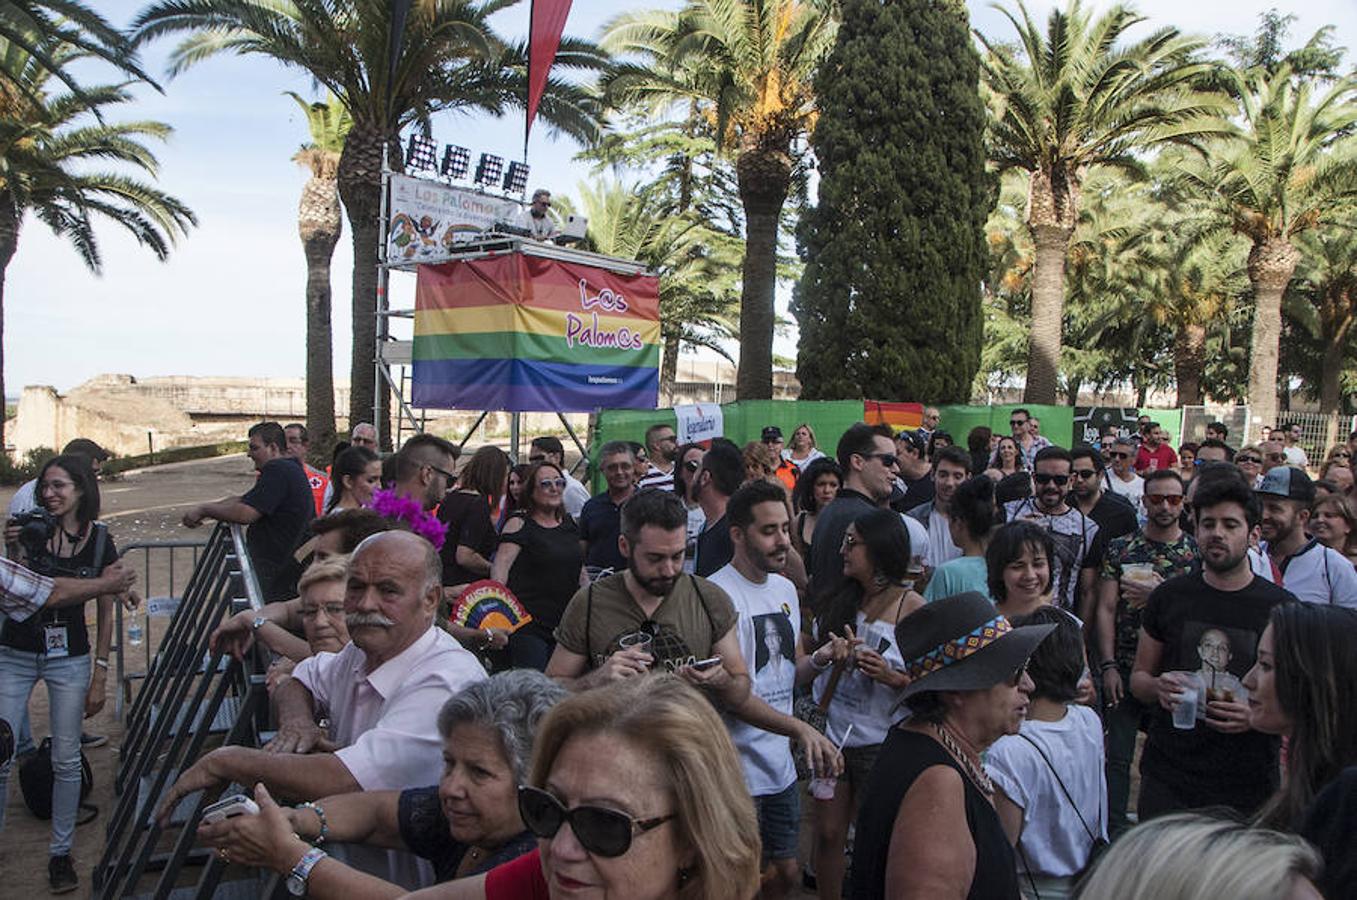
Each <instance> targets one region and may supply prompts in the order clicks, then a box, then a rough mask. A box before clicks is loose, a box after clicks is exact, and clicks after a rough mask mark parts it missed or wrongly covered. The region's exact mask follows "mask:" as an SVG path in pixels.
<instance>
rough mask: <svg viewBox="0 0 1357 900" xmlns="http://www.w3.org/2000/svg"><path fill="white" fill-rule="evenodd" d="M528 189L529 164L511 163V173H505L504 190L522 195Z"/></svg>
mask: <svg viewBox="0 0 1357 900" xmlns="http://www.w3.org/2000/svg"><path fill="white" fill-rule="evenodd" d="M527 189H528V164H527V163H521V162H517V161H515V162H511V163H509V171H508V172H505V173H504V190H505V191H507V192H508V193H511V194H521V193H523V192H524V191H526V190H527Z"/></svg>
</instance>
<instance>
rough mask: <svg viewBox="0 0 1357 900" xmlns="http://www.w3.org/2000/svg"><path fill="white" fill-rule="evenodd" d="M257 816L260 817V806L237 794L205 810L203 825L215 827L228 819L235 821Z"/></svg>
mask: <svg viewBox="0 0 1357 900" xmlns="http://www.w3.org/2000/svg"><path fill="white" fill-rule="evenodd" d="M257 815H259V804H257V803H255V802H254V801H253V800H251V799H250V798H249V797H246V796H245V795H244V794H236V795H235V796H232V797H227V798H226V799H225V800H218V801H217V802H216V803H213V804H211V805H210V806H208V807H207V809H205V810H203V818H202V823H203V824H204V825H215V824H217V823H218V822H224V821H226V820H227V819H234V818H235V817H236V816H257Z"/></svg>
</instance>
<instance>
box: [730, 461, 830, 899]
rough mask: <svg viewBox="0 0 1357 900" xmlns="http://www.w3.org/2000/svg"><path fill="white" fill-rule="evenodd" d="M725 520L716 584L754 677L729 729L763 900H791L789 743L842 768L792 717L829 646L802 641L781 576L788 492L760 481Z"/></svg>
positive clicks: (794, 818) (797, 612) (821, 765)
mask: <svg viewBox="0 0 1357 900" xmlns="http://www.w3.org/2000/svg"><path fill="white" fill-rule="evenodd" d="M726 516H727V519H728V521H729V522H730V536H731V540H732V541H733V542H734V545H735V556H734V558H733V559H732V560H731V562H730V564H729V565H728V566H726V567H725V568H723V569H721V571H719V572H717V573H716V574H715V575H713V576H712V579H711V580H712V584H715V585H719V586H720V587H721V588H723V589H724V590H725V592H726V593H727V594H728V595H730V599H731V601H732V602H733V603H734V606H735V612H736V615H737V616H738V617H739V620H738V622H737V624H736V626H735V627H736V633H737V635H738V638H739V642H740V651H741V652H742V653H743V655H744V662H745V666H746V667H747V668H748V669H749V670H750V671H751V672H752V673H753V674H752V675H751V676H750V680H751V687H750V692H749V698H748V699H747V700H746V701H745V702H744V703H743V704H742V705H741V706H740V707H739V708H737V709H732V710H730V715H727V717H726V723H727V726H728V727H729V729H730V737H731V740H732V741H733V742H734V744H735V749H736V750H738V751H739V753H740V762H741V763H742V764H743V766H744V775H745V783H746V784H747V785H748V787H749V793H750V795H751V796H752V797H753V798H754V806H755V807H756V808H757V809H758V813H759V837H760V839H761V841H762V843H763V858H764V861H765V863H766V864H767V865H768V868H767V869H766V870H765V872H764V878H763V886H762V890H761V891H760V893H759V896H760V897H761V898H764V900H771V898H782V897H787V896H790V895H791V892H792V889H793V888H794V887H795V886H796V885H797V883H798V882H799V880H800V879H799V877H798V872H797V865H796V854H797V849H798V836H799V832H800V824H801V804H800V795H799V792H798V790H797V784H796V764H795V761H794V760H793V759H792V746H791V742H790V740H789V738H795V739H796V740H797V741H799V742H800V743H801V746H802V747H803V748H805V750H806V752H807V753H808V754H809V759H810V762H811V765H812V768H814V769H815V770H816V771H817V772H819V773H820V774H823V775H826V776H828V775H833V774H837V773H838V771H839V769H840V768H841V763H840V760H839V752H838V750H837V749H836V748H835V746H834V744H833V742H832V741H830V740H829V739H828V738H826V737H825V736H824V735H823V734H821V733H820V732H818V731H816V730H815V729H814V728H812V727H811V726H810V725H809V724H807V723H805V722H803V721H801V720H800V719H797V718H795V717H794V716H793V715H792V694H793V692H794V691H795V689H796V687H797V685H804V684H808V683H809V682H810V681H811V680H812V679H813V678H814V677H815V675H816V674H817V673H818V672H819V671H820V670H822V669H823V668H825V667H826V666H828V664H829V662H830V658H831V653H832V649H833V648H832V647H829V646H826V647H823V648H821V649H820V651H819V657H818V658H813V657H812V655H811V654H808V653H806V652H805V649H804V645H803V642H802V641H801V640H800V639H799V634H798V632H799V631H800V629H801V608H800V604H799V602H798V600H797V596H796V587H795V586H794V585H793V584H792V583H791V582H790V581H788V580H787V579H786V578H784V577H782V571H783V569H785V568H786V566H787V555H788V553H789V552H790V550H791V545H792V542H791V534H790V525H791V520H790V518H789V517H788V515H787V495H786V493H785V492H784V491H783V490H782V488H780V487H779V486H778V485H775V484H772V483H771V482H768V481H764V480H761V479H760V480H755V481H751V482H749V483H748V484H746V485H745V486H744V487H742V488H740V489H739V490H738V491H736V492H735V496H733V497H731V498H730V504H729V506H728V507H727V510H726ZM836 640H837V642H838V643H840V644H843V645H846V644H847V642H846V641H843V640H842V639H836Z"/></svg>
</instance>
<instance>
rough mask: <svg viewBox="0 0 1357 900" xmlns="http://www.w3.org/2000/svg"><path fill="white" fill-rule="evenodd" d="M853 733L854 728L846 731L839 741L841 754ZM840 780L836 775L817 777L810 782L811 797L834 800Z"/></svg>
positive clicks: (850, 726)
mask: <svg viewBox="0 0 1357 900" xmlns="http://www.w3.org/2000/svg"><path fill="white" fill-rule="evenodd" d="M852 733H853V726H852V724H851V723H850V724H849V726H848V727H847V728H846V729H844V732H843V738H842V739H841V740H840V741H839V744H838V747H837V748H836V749H837V750H838V752H839V753H842V752H843V745H844V744H846V743H848V736H849V735H850V734H852ZM838 783H839V779H838V778H837V777H836V776H834V775H829V776H816V777H815V778H812V779H811V780H810V795H811V796H812V797H814V798H815V799H816V800H833V799H834V788H835V787H837V786H838Z"/></svg>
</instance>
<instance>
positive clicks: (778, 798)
mask: <svg viewBox="0 0 1357 900" xmlns="http://www.w3.org/2000/svg"><path fill="white" fill-rule="evenodd" d="M754 809H755V810H756V811H757V812H758V814H759V840H761V841H762V842H763V861H764V862H768V861H769V860H774V859H796V854H797V850H798V849H799V847H798V842H799V838H800V834H801V792H800V785H798V784H797V783H796V782H792V783H791V784H790V785H788V786H787V789H786V790H784V791H780V792H778V793H776V794H764V795H763V796H762V797H755V798H754Z"/></svg>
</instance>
